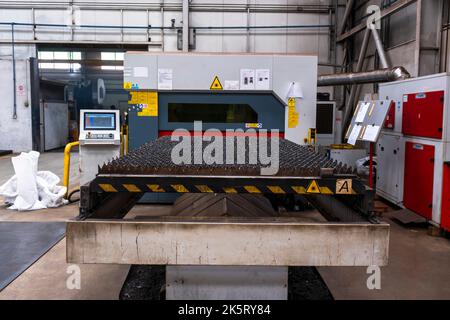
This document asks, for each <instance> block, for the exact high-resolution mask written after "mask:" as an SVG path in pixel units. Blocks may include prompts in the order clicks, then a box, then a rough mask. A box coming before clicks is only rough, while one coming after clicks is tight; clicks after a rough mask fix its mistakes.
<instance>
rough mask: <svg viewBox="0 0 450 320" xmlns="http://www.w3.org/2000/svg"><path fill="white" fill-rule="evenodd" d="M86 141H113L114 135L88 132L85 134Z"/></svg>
mask: <svg viewBox="0 0 450 320" xmlns="http://www.w3.org/2000/svg"><path fill="white" fill-rule="evenodd" d="M86 139H94V140H95V139H98V140H102V139H103V140H112V139H114V134H113V133H101V134H98V133H92V132H88V133H86Z"/></svg>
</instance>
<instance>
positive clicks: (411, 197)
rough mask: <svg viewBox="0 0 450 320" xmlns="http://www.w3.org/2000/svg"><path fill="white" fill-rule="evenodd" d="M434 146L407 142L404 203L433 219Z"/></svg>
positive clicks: (407, 206)
mask: <svg viewBox="0 0 450 320" xmlns="http://www.w3.org/2000/svg"><path fill="white" fill-rule="evenodd" d="M433 182H434V146H430V145H425V144H420V143H413V142H406V150H405V186H404V187H405V190H404V197H403V204H404V206H405V207H406V208H408V209H410V210H411V211H414V212H416V213H417V214H420V215H421V216H423V217H424V218H427V219H428V220H431V218H432V212H433Z"/></svg>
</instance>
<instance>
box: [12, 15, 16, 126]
mask: <svg viewBox="0 0 450 320" xmlns="http://www.w3.org/2000/svg"><path fill="white" fill-rule="evenodd" d="M11 50H12V74H13V99H14V102H13V119H17V92H16V52H15V42H14V23H11Z"/></svg>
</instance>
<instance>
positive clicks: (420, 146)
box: [413, 143, 423, 150]
mask: <svg viewBox="0 0 450 320" xmlns="http://www.w3.org/2000/svg"><path fill="white" fill-rule="evenodd" d="M413 148H414V149H416V150H423V145H421V144H418V143H416V144H415V145H413Z"/></svg>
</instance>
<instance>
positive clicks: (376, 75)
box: [317, 67, 411, 87]
mask: <svg viewBox="0 0 450 320" xmlns="http://www.w3.org/2000/svg"><path fill="white" fill-rule="evenodd" d="M410 77H411V76H410V74H409V73H408V71H407V70H406V69H405V68H403V67H394V68H391V69H381V70H375V71H367V72H355V73H339V74H329V75H323V76H319V77H318V79H317V86H319V87H327V86H345V85H356V84H366V83H381V82H391V81H397V80H403V79H407V78H410Z"/></svg>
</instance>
